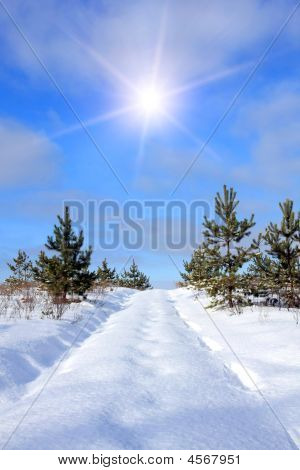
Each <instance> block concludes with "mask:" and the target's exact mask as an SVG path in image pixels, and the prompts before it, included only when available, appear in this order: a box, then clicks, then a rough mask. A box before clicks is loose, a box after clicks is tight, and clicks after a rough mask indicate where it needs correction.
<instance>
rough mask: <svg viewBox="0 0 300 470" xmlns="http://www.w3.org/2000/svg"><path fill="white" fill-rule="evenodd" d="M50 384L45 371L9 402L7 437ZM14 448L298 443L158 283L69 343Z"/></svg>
mask: <svg viewBox="0 0 300 470" xmlns="http://www.w3.org/2000/svg"><path fill="white" fill-rule="evenodd" d="M53 367H56V366H55V365H54V366H53ZM50 370H51V369H50ZM48 373H49V371H48ZM44 382H45V377H44V376H43V377H41V378H38V379H36V380H34V381H32V382H31V384H30V385H29V386H28V387H27V389H26V395H23V396H22V397H21V398H20V399H19V400H17V401H15V402H11V403H10V404H9V406H8V405H6V407H4V409H3V411H2V418H1V424H0V442H2V443H4V442H5V441H6V440H7V438H8V437H9V434H10V433H11V431H12V430H13V429H14V428H15V426H16V424H17V423H18V422H19V420H20V419H21V418H22V416H24V414H25V413H26V410H27V409H28V407H29V406H30V404H31V403H32V401H33V399H34V398H35V397H36V396H37V393H38V392H39V390H40V387H41V385H42V384H43V383H44ZM7 448H14V449H56V448H57V449H89V448H90V449H159V448H161V449H264V448H266V449H291V448H295V444H294V443H293V441H292V440H291V439H290V438H289V436H288V435H287V434H286V433H285V432H284V430H283V429H282V427H281V426H280V424H279V423H278V421H276V419H275V418H274V416H273V414H272V413H271V412H270V410H269V409H268V407H267V406H266V404H265V403H264V402H263V401H262V399H261V397H260V396H259V395H258V394H257V392H255V391H251V390H248V389H246V388H245V387H244V386H243V385H242V384H241V383H240V381H239V380H238V378H237V376H236V375H235V374H233V373H232V372H231V371H230V370H229V369H228V368H227V367H226V366H225V364H224V363H223V362H222V361H221V360H220V359H219V358H218V357H216V355H214V354H213V353H212V352H211V351H210V350H209V349H208V347H207V346H206V344H205V343H204V342H203V341H202V340H201V338H200V337H199V336H198V334H197V331H195V330H194V329H192V328H190V327H189V326H188V324H187V323H186V322H184V321H183V319H182V318H181V317H180V315H179V314H178V311H177V308H176V299H175V298H174V297H173V296H172V295H171V294H170V292H169V291H163V290H157V289H154V290H152V291H147V292H137V293H133V294H132V295H131V296H130V297H128V300H126V303H125V305H123V307H122V309H121V310H119V311H115V312H114V313H112V314H111V315H110V316H109V317H108V319H107V320H106V321H105V322H104V323H102V324H100V325H99V327H98V328H97V329H96V330H95V331H94V332H93V333H92V334H91V335H89V336H88V337H87V338H86V339H85V340H84V341H83V342H82V343H81V344H80V345H79V346H78V347H76V348H74V349H73V350H72V352H71V354H70V355H69V357H68V358H67V359H66V360H65V361H63V362H62V363H61V364H60V366H59V367H58V369H57V371H56V373H55V374H54V375H53V377H52V379H51V381H50V382H49V383H48V385H47V386H46V387H45V389H44V390H43V392H42V393H41V395H40V396H39V398H38V400H37V401H36V402H35V403H34V405H33V406H32V408H31V410H30V412H29V413H28V414H27V416H26V417H25V419H24V420H23V422H22V423H21V425H20V426H19V427H18V429H17V430H16V432H15V433H14V434H13V436H12V437H11V439H10V441H9V443H8V445H7Z"/></svg>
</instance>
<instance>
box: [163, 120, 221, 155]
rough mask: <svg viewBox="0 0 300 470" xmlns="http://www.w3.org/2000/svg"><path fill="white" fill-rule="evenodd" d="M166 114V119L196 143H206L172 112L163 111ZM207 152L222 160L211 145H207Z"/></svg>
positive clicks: (200, 144)
mask: <svg viewBox="0 0 300 470" xmlns="http://www.w3.org/2000/svg"><path fill="white" fill-rule="evenodd" d="M163 114H164V116H165V117H166V119H167V120H168V121H169V122H171V124H173V126H175V127H176V128H177V129H179V130H180V131H181V132H182V133H183V134H185V135H186V136H188V137H190V139H192V140H193V141H194V142H195V143H196V144H198V145H199V146H202V145H203V144H204V141H203V140H201V139H199V137H197V136H195V134H194V133H193V132H191V131H190V130H189V129H188V128H187V127H186V126H184V125H183V124H182V123H181V122H180V121H178V120H177V119H176V118H174V116H172V115H171V114H169V113H167V112H166V111H164V112H163ZM207 152H208V153H210V155H211V156H212V157H213V158H214V159H215V160H216V161H220V157H219V155H218V154H217V153H216V152H215V151H214V150H212V149H211V148H210V147H207Z"/></svg>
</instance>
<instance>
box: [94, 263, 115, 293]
mask: <svg viewBox="0 0 300 470" xmlns="http://www.w3.org/2000/svg"><path fill="white" fill-rule="evenodd" d="M97 280H98V281H99V282H100V283H101V284H104V285H110V286H112V285H116V284H117V281H118V275H117V272H116V269H115V268H110V267H109V266H108V263H107V259H106V258H104V260H103V261H102V265H101V266H100V267H99V268H98V271H97Z"/></svg>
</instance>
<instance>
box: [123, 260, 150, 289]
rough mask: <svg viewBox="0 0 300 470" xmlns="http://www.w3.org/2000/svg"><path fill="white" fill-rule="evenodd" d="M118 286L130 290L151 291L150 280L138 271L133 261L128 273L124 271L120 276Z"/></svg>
mask: <svg viewBox="0 0 300 470" xmlns="http://www.w3.org/2000/svg"><path fill="white" fill-rule="evenodd" d="M119 285H120V286H121V287H129V288H131V289H138V290H145V289H151V287H152V286H151V284H150V279H149V277H147V276H146V275H145V274H144V273H142V272H141V271H139V269H138V266H137V264H136V263H135V261H134V260H133V261H132V264H131V266H130V268H129V270H128V271H126V270H125V269H124V271H123V272H122V274H121V277H120V280H119Z"/></svg>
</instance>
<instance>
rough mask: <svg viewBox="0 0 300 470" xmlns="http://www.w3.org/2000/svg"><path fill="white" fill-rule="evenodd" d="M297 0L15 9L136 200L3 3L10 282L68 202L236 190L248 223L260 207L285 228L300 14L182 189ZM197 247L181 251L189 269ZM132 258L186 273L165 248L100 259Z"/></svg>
mask: <svg viewBox="0 0 300 470" xmlns="http://www.w3.org/2000/svg"><path fill="white" fill-rule="evenodd" d="M296 3H297V2H295V1H292V0H291V1H289V0H284V1H280V0H278V1H277V0H274V1H258V0H242V1H240V0H239V1H238V0H226V1H225V0H222V1H221V0H219V1H214V2H209V1H205V0H186V1H184V2H183V1H179V0H178V1H177V0H173V1H161V0H160V1H158V0H151V1H150V0H149V1H148V0H139V1H134V0H122V1H119V0H111V1H108V0H98V1H91V0H90V1H87V0H86V1H83V0H82V1H80V0H73V1H69V0H65V1H64V2H60V1H58V0H44V1H43V2H36V1H31V0H29V1H27V2H25V3H24V2H22V1H19V0H10V1H9V2H7V1H6V2H5V1H4V2H3V4H5V5H6V6H7V8H8V9H9V13H10V15H11V17H12V18H13V20H14V22H15V23H16V24H17V25H18V27H19V28H20V30H21V31H22V33H23V34H24V35H25V36H26V38H27V39H28V41H29V43H30V45H31V46H32V47H33V48H34V50H35V51H36V52H37V54H38V56H39V58H40V59H41V60H42V62H43V63H44V64H45V67H46V69H47V71H48V72H49V73H50V74H51V76H52V77H54V79H55V81H56V83H57V84H58V85H59V87H60V89H61V90H62V92H63V94H64V96H65V98H66V99H67V101H68V102H69V103H70V104H71V106H72V108H73V109H74V110H75V111H76V114H77V115H78V116H79V118H80V120H81V121H82V122H83V123H84V125H85V126H86V128H87V129H88V132H89V133H90V136H92V138H93V140H94V142H96V144H97V146H98V147H99V148H100V149H101V151H102V152H103V153H104V154H105V157H106V159H107V161H109V164H110V166H111V167H112V168H113V169H114V172H116V173H117V174H118V176H119V178H120V180H121V181H122V184H123V186H125V188H126V191H127V192H126V191H124V188H123V187H122V185H120V183H119V181H118V180H117V179H116V177H115V175H114V174H113V172H112V171H111V169H110V168H109V166H108V165H107V163H106V162H105V161H104V159H103V158H102V156H101V155H100V154H99V151H98V150H97V149H96V147H95V145H94V143H93V142H92V141H91V139H90V138H89V137H88V136H87V135H86V133H85V132H84V131H83V129H82V128H81V127H80V126H78V122H77V121H76V118H75V116H74V114H73V113H72V112H71V110H70V108H69V107H68V106H67V105H66V102H65V101H64V99H63V98H62V96H61V94H60V93H59V92H58V90H57V89H56V88H55V86H54V85H53V83H52V82H51V80H50V79H49V76H48V75H47V73H46V72H45V70H43V68H42V67H41V65H40V63H39V62H38V60H37V59H36V57H35V56H34V54H33V53H32V50H30V47H28V45H27V44H26V42H25V41H24V38H22V36H21V35H20V33H19V31H18V30H17V28H16V24H14V23H13V21H12V20H11V18H9V16H8V15H7V12H5V10H4V9H3V7H1V6H0V36H1V38H0V53H1V66H0V98H1V112H0V142H1V172H0V191H1V198H2V204H1V218H0V230H1V247H0V253H1V267H2V269H1V273H2V277H3V276H5V275H6V272H7V271H6V267H5V263H6V262H7V261H8V260H9V259H10V258H11V257H12V256H13V255H14V254H15V253H16V251H17V249H18V248H22V249H25V250H27V251H28V252H29V253H30V254H31V255H32V256H33V257H34V256H36V254H37V253H38V252H39V250H40V249H41V247H42V245H43V243H44V241H45V239H46V236H47V234H48V233H50V231H51V229H52V226H53V223H54V222H55V219H56V214H57V213H59V212H61V209H62V204H63V201H65V200H79V201H82V202H83V203H84V204H86V202H87V201H88V200H96V201H103V200H106V199H113V200H115V201H119V202H120V203H122V202H124V201H126V200H128V199H131V200H132V199H133V200H134V199H136V200H140V201H144V200H151V199H154V200H158V199H165V200H172V199H180V200H183V201H186V202H189V201H192V200H204V201H207V202H208V203H209V204H210V205H212V204H213V198H214V195H215V193H216V191H218V190H220V189H221V188H222V185H223V184H224V183H226V184H227V185H233V186H234V187H235V189H236V190H237V191H238V196H239V199H240V201H241V204H240V213H241V215H250V214H251V212H255V215H256V221H257V226H256V228H255V231H258V230H259V229H261V228H262V227H264V226H265V225H266V224H267V223H268V222H269V221H270V220H276V219H278V216H279V211H278V202H279V201H280V200H283V199H285V198H286V197H290V198H292V199H294V200H295V202H296V205H297V204H298V203H299V174H300V158H299V148H300V81H299V77H300V61H299V52H300V27H299V26H300V9H299V10H298V11H297V12H296V13H295V15H294V16H293V18H292V19H291V21H290V22H289V23H288V24H287V26H286V28H285V29H284V31H283V32H282V34H281V36H280V37H279V38H278V40H277V41H276V42H275V44H274V46H273V47H272V48H271V50H270V51H269V52H268V54H267V56H266V58H265V60H264V62H263V63H262V65H261V67H259V69H258V70H257V72H256V73H255V74H254V76H253V77H252V79H251V81H250V82H249V84H248V85H247V87H246V88H245V90H244V91H243V93H242V94H241V96H240V97H239V98H238V100H237V102H236V103H235V105H234V107H233V108H232V110H231V111H230V113H229V114H228V116H227V117H226V119H225V120H224V121H223V122H222V124H221V126H220V127H219V129H218V131H217V132H216V134H215V135H214V137H213V138H212V139H211V141H210V142H209V144H208V145H207V146H206V148H205V150H204V151H203V153H202V154H201V156H200V158H199V159H198V160H197V162H196V163H195V165H194V166H193V168H192V169H191V171H190V172H189V173H188V175H187V176H186V178H185V179H184V181H183V182H182V184H181V185H180V186H179V188H178V190H177V191H176V193H175V194H172V192H173V190H174V188H175V187H176V185H177V183H178V182H179V181H180V178H181V176H182V175H183V174H184V172H185V171H186V169H187V168H188V166H189V164H190V162H191V161H192V160H193V159H194V157H195V155H196V154H197V153H198V152H199V150H200V148H201V145H202V143H203V142H205V141H206V139H207V137H208V136H209V135H210V133H211V132H212V130H213V129H214V128H215V126H216V123H217V122H218V120H219V119H220V117H221V116H222V115H223V113H224V112H225V111H226V109H227V108H228V106H229V104H230V102H231V100H232V98H233V97H234V95H235V94H236V93H237V92H238V90H239V89H240V87H241V86H242V85H243V83H244V82H245V80H246V79H247V76H248V75H249V73H250V72H251V70H252V69H253V67H254V66H255V64H256V63H257V61H258V60H259V58H260V56H261V55H262V54H263V52H264V51H265V50H266V48H267V47H268V46H269V44H270V43H271V41H272V39H273V38H274V37H275V36H276V34H277V32H278V30H279V28H280V27H281V25H282V24H283V23H284V21H285V20H286V18H287V17H288V15H289V14H290V13H291V12H292V10H293V8H294V7H295V5H296ZM154 77H155V78H154ZM153 80H154V81H155V89H158V90H160V93H161V94H162V95H163V99H162V103H161V109H160V110H159V111H160V112H157V113H153V114H152V115H151V116H148V117H147V115H146V114H145V113H144V112H143V110H142V109H141V107H140V106H139V99H138V96H139V90H144V88H145V87H146V88H147V87H148V86H149V84H151V83H152V81H153ZM112 112H113V113H115V112H116V113H115V115H114V116H112V115H111V113H112ZM146 121H147V122H148V124H147V125H146V124H145V123H146ZM298 207H299V205H298ZM145 226H147V224H146V223H145ZM198 230H199V231H200V230H201V227H200V226H199V227H198ZM148 235H149V234H148ZM190 252H191V249H190V247H188V246H187V247H185V248H184V249H183V250H181V251H179V252H178V251H174V252H172V253H170V254H172V256H173V257H174V259H175V260H176V262H177V263H178V264H180V263H181V260H182V258H185V257H187V256H188V255H189V253H190ZM129 255H134V257H135V258H136V260H137V261H138V263H139V264H140V267H141V268H142V269H143V270H144V271H145V272H147V273H148V274H150V276H151V279H152V281H153V282H154V284H155V285H157V286H162V287H164V286H167V285H172V283H173V281H174V280H176V279H177V278H178V273H177V272H176V269H175V267H174V266H173V264H172V263H171V262H170V260H169V258H168V250H166V249H163V248H161V249H159V250H157V251H156V252H152V251H151V250H150V249H149V247H147V246H145V247H144V248H143V249H141V250H138V251H137V252H134V251H132V252H130V251H128V250H125V249H123V248H118V249H117V250H112V251H109V252H105V253H104V252H103V250H100V248H99V247H98V246H97V244H96V246H95V253H94V260H93V263H94V265H96V264H97V263H98V262H99V261H100V260H101V259H102V258H103V257H104V256H107V258H108V259H109V260H110V261H111V263H113V264H115V265H116V266H117V267H118V268H121V267H122V265H123V263H125V262H126V260H127V258H128V256H129Z"/></svg>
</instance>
